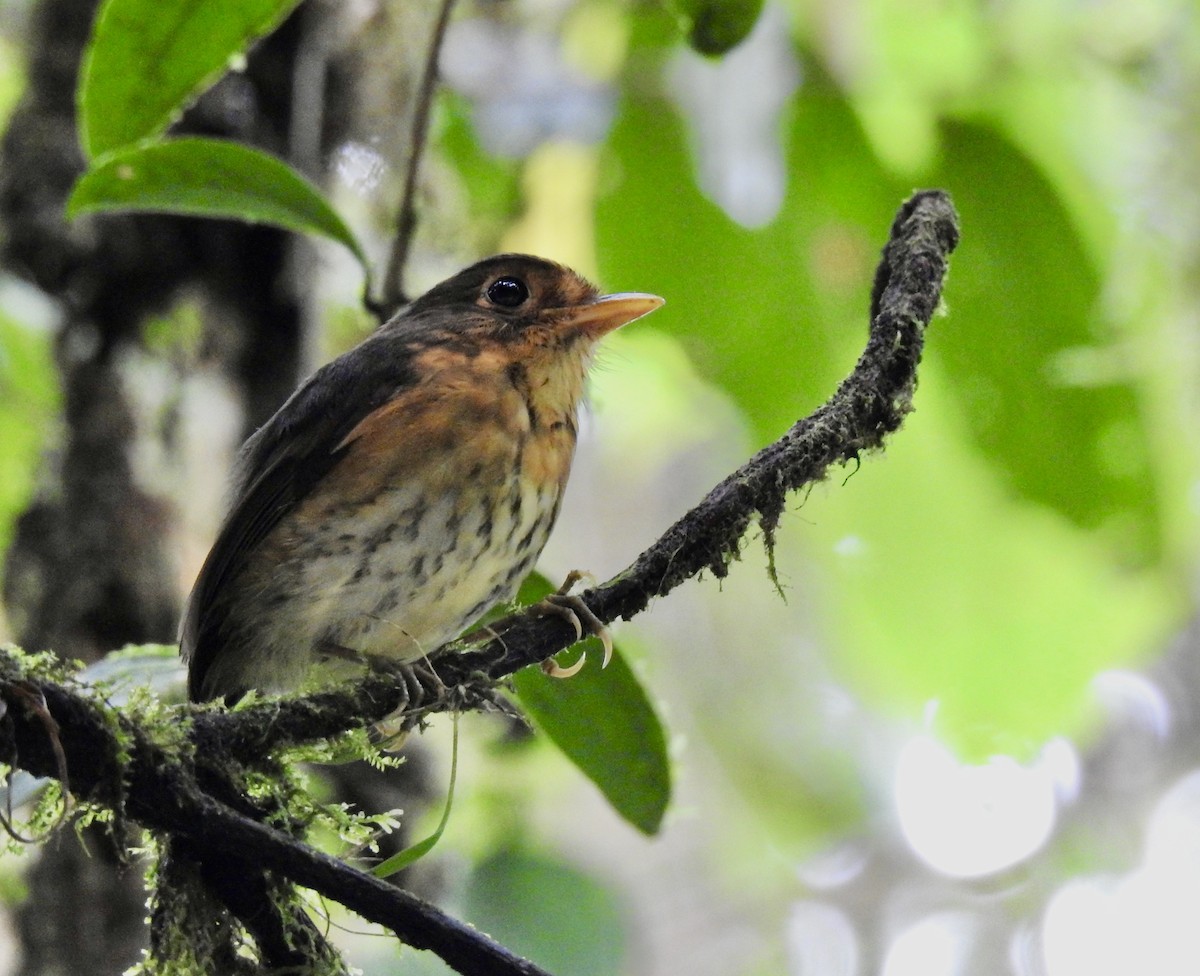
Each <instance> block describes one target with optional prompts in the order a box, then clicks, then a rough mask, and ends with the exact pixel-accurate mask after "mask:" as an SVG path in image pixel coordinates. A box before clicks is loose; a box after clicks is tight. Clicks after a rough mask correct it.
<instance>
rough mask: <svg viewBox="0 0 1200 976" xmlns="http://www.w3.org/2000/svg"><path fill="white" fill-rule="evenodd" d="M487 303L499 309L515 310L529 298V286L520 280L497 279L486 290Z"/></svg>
mask: <svg viewBox="0 0 1200 976" xmlns="http://www.w3.org/2000/svg"><path fill="white" fill-rule="evenodd" d="M487 297H488V301H489V302H491V303H492V304H493V305H499V306H500V307H501V308H516V307H517V306H518V305H520V304H521V303H522V302H523V301H525V299H527V298H528V297H529V286H528V285H526V284H525V282H523V281H522V280H521V279H520V278H497V279H496V280H495V281H493V282H492V283H491V284H490V285H488V289H487Z"/></svg>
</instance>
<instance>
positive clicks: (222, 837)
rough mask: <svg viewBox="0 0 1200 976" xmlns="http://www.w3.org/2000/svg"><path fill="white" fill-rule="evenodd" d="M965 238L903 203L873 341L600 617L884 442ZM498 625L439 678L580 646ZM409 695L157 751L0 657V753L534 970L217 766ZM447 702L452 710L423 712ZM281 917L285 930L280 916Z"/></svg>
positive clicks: (729, 543) (716, 557)
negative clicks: (364, 867)
mask: <svg viewBox="0 0 1200 976" xmlns="http://www.w3.org/2000/svg"><path fill="white" fill-rule="evenodd" d="M957 242H958V226H957V217H956V214H955V212H954V208H953V205H952V204H951V202H950V199H949V197H948V196H947V195H946V194H944V193H942V192H940V191H924V192H921V193H917V194H916V195H914V196H913V197H912V198H911V199H910V200H908V201H907V202H906V203H905V204H904V206H903V207H902V208H901V210H900V212H899V214H898V215H897V217H896V220H895V222H894V224H893V226H892V232H891V237H890V240H889V241H888V243H887V245H886V247H885V248H884V251H883V257H882V260H881V262H880V265H879V269H878V271H877V273H876V278H875V285H874V289H873V293H872V298H871V325H870V332H869V337H868V342H867V346H866V349H865V351H864V352H863V354H862V356H861V357H860V359H859V361H858V363H857V365H856V366H855V368H854V371H853V372H852V373H851V374H850V376H848V377H847V378H846V379H845V381H843V383H842V384H841V386H840V387H839V388H838V390H837V391H836V393H835V394H834V395H833V396H832V397H831V398H830V400H829V401H828V402H827V403H825V404H824V405H823V406H821V407H820V408H819V409H818V410H816V411H815V412H814V413H813V414H812V415H810V416H809V417H806V418H805V419H803V420H801V421H799V422H798V423H797V424H796V425H795V426H794V427H792V429H791V430H789V431H788V432H787V433H786V434H785V435H784V436H783V437H781V438H780V439H779V440H778V441H776V442H775V443H773V444H771V445H770V446H768V447H766V448H764V449H763V450H762V451H760V452H759V453H758V454H756V455H755V456H754V457H753V458H751V459H750V460H749V461H747V462H746V464H744V465H743V466H742V467H741V468H739V469H738V470H737V471H735V472H734V473H733V474H731V475H730V476H729V477H728V478H726V479H725V480H724V481H722V482H721V483H720V484H719V485H717V486H716V487H715V488H713V490H712V491H711V492H709V494H708V495H707V497H706V498H705V499H704V500H703V501H702V502H701V503H700V504H699V505H698V506H696V508H694V509H693V510H692V511H690V512H689V513H688V514H687V515H685V516H684V517H683V518H681V519H680V520H679V521H678V522H676V523H675V524H674V525H673V526H671V527H670V528H669V529H668V530H667V531H666V532H665V533H664V534H663V536H662V537H661V538H660V539H659V540H658V541H657V542H656V543H655V544H654V545H652V546H651V547H650V548H649V549H647V550H646V551H645V552H644V553H642V554H641V555H640V556H639V557H638V558H637V560H635V561H634V563H633V564H632V565H631V566H630V567H629V568H628V569H627V570H625V571H624V572H622V573H620V574H619V575H618V576H616V577H614V578H613V579H611V580H609V581H608V582H606V583H604V584H602V585H600V586H597V587H595V588H593V589H591V590H588V591H586V592H585V593H583V594H582V599H583V600H584V602H585V603H586V604H587V605H588V607H590V609H591V610H592V611H593V612H594V613H595V614H596V616H597V617H599V618H600V620H602V621H604V622H606V623H607V622H610V621H612V620H615V619H617V618H625V619H628V618H630V617H632V616H634V615H636V614H637V613H639V612H641V611H642V610H644V609H645V608H646V606H647V605H648V604H649V603H650V601H651V600H653V599H654V598H655V597H661V596H665V595H666V594H667V593H669V592H670V591H671V590H673V589H674V588H675V587H676V586H678V585H679V584H680V583H682V582H683V581H685V580H687V579H690V578H691V577H693V576H696V575H698V574H699V573H701V572H703V571H705V570H708V571H710V572H712V573H714V574H715V575H717V576H723V575H724V574H725V572H726V570H727V567H728V565H729V563H730V562H731V561H732V560H734V559H736V558H737V556H738V554H739V552H740V549H741V546H742V545H743V544H744V541H745V538H746V534H747V530H748V529H749V528H750V527H751V526H752V525H754V524H755V523H756V522H757V524H758V525H759V526H760V527H761V528H762V530H763V532H764V535H765V539H766V544H767V546H768V547H770V546H771V545H772V544H773V539H774V532H775V529H776V526H777V524H778V520H779V517H780V514H781V513H782V511H783V508H784V503H785V501H786V497H787V495H788V493H789V492H791V491H795V490H797V489H800V488H803V487H804V486H806V485H810V484H812V483H814V482H817V481H820V480H822V479H823V478H824V477H825V476H826V475H827V473H828V471H829V469H830V468H831V467H832V466H833V465H835V464H839V463H844V462H847V461H854V460H857V459H858V458H859V456H860V455H861V454H862V453H863V452H865V451H870V450H874V449H878V448H879V447H881V446H882V444H883V442H884V439H885V438H886V437H887V435H888V434H890V433H892V432H893V431H895V430H896V429H897V428H898V427H899V426H900V424H901V422H902V420H903V418H904V416H905V414H906V413H908V411H909V410H910V409H911V404H912V394H913V390H914V388H915V385H916V370H917V365H918V363H919V361H920V356H921V350H922V347H923V343H924V335H925V329H926V327H927V326H928V324H929V322H930V320H931V319H932V317H933V315H934V313H935V311H936V310H937V307H938V304H939V301H940V296H941V287H942V282H943V279H944V277H945V273H946V268H947V260H948V256H949V254H950V252H951V251H953V249H954V247H955V245H956V244H957ZM493 630H494V632H495V633H496V635H497V636H496V637H495V638H494V639H491V640H489V641H487V642H486V643H483V644H481V645H480V646H476V647H471V648H469V649H467V650H466V651H461V650H460V651H459V652H457V653H444V654H441V655H440V656H435V658H434V662H433V663H434V665H435V666H436V668H437V671H438V674H439V676H440V677H441V679H442V680H443V681H444V682H445V683H446V684H447V685H451V686H453V685H472V684H473V685H478V684H479V683H480V682H481V681H483V682H496V681H499V680H501V679H503V678H504V677H505V676H507V675H510V674H512V673H514V672H515V671H517V670H519V669H520V668H522V667H525V666H527V665H529V664H532V663H535V662H538V661H542V660H544V659H545V658H547V657H549V656H551V655H552V654H554V653H556V652H557V651H559V650H561V649H563V648H565V647H567V646H569V645H570V644H571V643H572V642H573V640H574V631H573V629H572V628H571V627H570V626H569V625H568V624H567V623H565V622H564V621H562V620H560V619H557V618H554V617H546V616H539V615H537V614H534V613H529V612H525V613H518V614H515V615H513V616H511V617H508V618H505V619H504V620H502V621H500V622H499V623H497V624H494V625H493ZM400 700H401V692H400V691H399V689H398V684H397V681H396V679H395V678H394V677H391V676H385V675H373V676H371V677H369V678H367V679H366V680H364V681H362V682H360V683H357V684H355V685H353V686H351V687H347V688H342V689H337V690H333V691H329V692H324V693H321V694H315V695H309V696H305V697H301V698H294V699H283V700H277V701H267V702H263V703H260V704H257V705H254V706H251V707H248V708H245V709H240V710H238V711H236V712H225V711H218V710H202V711H196V712H191V713H188V716H187V717H188V719H189V720H190V722H191V727H190V729H189V730H188V733H187V735H186V736H182V737H181V736H180V735H178V731H177V732H176V735H175V736H174V737H173V738H172V741H170V742H168V743H167V744H165V745H164V744H159V743H158V742H156V741H155V739H154V738H153V736H152V734H151V732H150V730H149V729H148V728H145V727H143V726H142V725H140V724H139V723H138V722H137V721H136V720H135V719H134V718H133V717H131V716H129V715H125V714H121V713H120V712H118V711H117V710H115V709H113V708H111V707H110V706H108V705H107V704H106V703H104V702H103V701H102V700H101V699H100V698H99V697H97V696H96V695H95V692H94V691H89V690H88V689H85V688H83V687H82V686H80V685H78V684H76V683H74V682H73V681H72V680H70V679H69V678H64V677H63V676H62V675H60V674H51V673H47V672H45V671H42V670H39V669H34V668H30V667H28V665H27V663H22V661H21V659H19V658H18V657H17V656H15V655H10V654H6V653H3V652H0V701H2V703H3V706H4V708H3V710H0V757H3V758H4V759H5V760H7V761H8V762H9V763H10V765H12V766H13V767H15V768H22V769H26V770H28V771H29V772H31V773H34V774H35V775H41V776H50V777H55V778H60V779H62V780H63V781H64V783H67V782H68V781H69V789H70V792H71V793H72V794H73V795H74V796H75V797H77V798H79V799H81V800H87V801H90V802H93V803H98V804H101V805H104V806H106V807H109V808H111V809H113V810H114V811H115V812H116V820H117V822H118V823H121V822H123V821H125V820H129V821H133V822H136V823H138V824H141V825H143V826H145V827H147V828H149V829H151V830H153V831H155V832H156V833H158V834H159V835H160V836H163V837H166V838H169V839H172V840H173V839H178V840H180V841H181V842H183V843H184V844H185V845H186V847H187V849H188V850H189V851H191V852H192V853H191V855H190V856H191V857H192V858H193V859H206V860H211V861H217V860H225V861H226V862H230V863H233V862H236V863H240V864H245V865H246V866H247V871H246V875H247V879H248V880H255V879H259V880H261V879H262V878H263V877H265V876H264V875H263V872H264V871H267V872H271V874H272V876H274V877H276V878H282V879H287V880H288V881H291V882H294V883H296V884H299V885H302V886H305V887H308V888H311V889H312V890H313V891H316V892H318V893H320V894H321V895H323V896H325V897H326V898H329V899H331V900H333V901H336V902H339V903H340V904H342V905H345V906H346V907H348V908H350V909H351V910H353V911H355V912H356V913H358V914H359V915H361V916H362V917H363V918H366V919H368V920H370V921H374V922H377V923H379V924H381V925H383V926H385V927H387V928H389V929H391V930H392V931H393V932H395V933H396V935H397V936H398V937H399V938H400V939H401V940H403V941H404V942H406V943H408V944H409V945H412V946H415V947H418V948H423V949H430V950H432V951H434V952H436V953H437V954H438V955H439V956H441V957H442V958H443V959H444V960H445V961H446V962H447V963H448V964H449V965H450V966H452V967H453V968H454V969H456V970H457V971H458V972H460V973H463V974H467V976H471V974H484V973H487V974H498V976H505V974H514V976H515V974H527V976H534V974H537V973H539V972H541V970H539V969H538V968H537V967H536V966H534V965H533V964H532V963H529V962H527V961H526V960H523V959H520V958H519V957H517V956H515V955H514V954H512V953H511V952H509V951H508V950H507V949H505V948H504V947H502V946H500V945H498V944H497V943H495V942H494V941H492V940H491V939H489V938H487V937H486V936H484V935H482V934H481V933H479V932H477V931H475V930H474V929H472V928H471V927H470V926H467V925H464V924H463V923H461V922H459V921H457V920H455V919H453V918H451V917H450V916H448V915H446V914H445V913H444V912H442V911H441V910H440V909H438V908H436V907H434V906H432V905H429V904H426V903H425V902H422V901H421V900H420V899H418V898H415V897H414V896H412V895H410V894H408V893H406V892H404V891H401V890H399V889H397V888H395V887H393V886H391V885H389V884H387V883H385V882H382V881H379V880H378V879H376V878H374V877H372V876H371V875H369V874H366V873H364V872H362V871H359V870H357V869H356V868H354V867H352V866H350V865H348V864H345V863H343V862H341V861H339V860H337V859H336V858H333V857H331V856H329V855H327V854H323V853H321V852H320V851H317V850H316V849H315V848H312V847H310V846H309V845H307V844H305V843H303V842H302V841H300V840H297V839H296V838H294V837H292V836H290V835H289V834H288V833H287V832H286V831H284V830H279V829H276V828H275V827H272V826H268V825H267V824H265V823H264V822H262V820H263V816H262V814H261V811H258V810H256V808H255V807H254V806H253V805H252V804H249V803H247V802H246V801H245V800H244V798H242V797H239V796H238V795H236V788H234V787H231V785H230V779H229V778H228V777H226V776H224V775H222V774H221V773H220V772H219V771H221V770H228V769H235V768H237V767H238V766H254V765H257V764H261V763H262V762H263V760H264V759H265V758H266V757H269V756H270V755H271V754H272V753H274V752H276V751H277V750H279V749H281V748H284V747H288V746H293V745H297V744H301V743H305V742H315V741H319V740H323V739H329V738H332V737H334V736H337V735H339V734H340V733H343V732H346V731H348V730H350V729H354V728H361V727H362V726H363V725H365V724H369V723H372V722H375V721H378V720H380V719H383V718H385V717H386V716H388V715H389V714H390V713H391V712H392V711H394V710H395V708H396V707H397V704H398V702H399V701H400ZM438 707H444V705H439V704H435V705H434V706H433V707H432V708H431V710H436V709H437V708H438ZM181 743H182V744H181ZM64 770H65V774H66V775H64ZM250 875H253V878H250V877H249V876H250ZM226 904H227V907H229V908H230V910H231V911H233V912H234V914H239V910H238V908H237V907H236V906H235V905H232V904H230V903H229V902H228V901H226ZM239 917H242V918H243V921H246V919H245V917H244V916H242V915H239ZM272 924H273V925H274V926H275V929H273V930H272V931H275V930H278V926H279V925H286V919H283V920H282V921H280V920H278V919H277V920H276V921H275V922H272ZM293 929H294V926H293Z"/></svg>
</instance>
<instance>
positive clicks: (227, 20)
mask: <svg viewBox="0 0 1200 976" xmlns="http://www.w3.org/2000/svg"><path fill="white" fill-rule="evenodd" d="M297 2H298V0H203V2H200V3H197V2H196V0H107V2H106V3H105V4H104V5H103V6H102V7H101V8H100V12H99V13H98V14H97V16H96V24H95V27H94V28H93V31H92V40H91V43H90V44H89V45H88V49H87V51H86V52H85V55H84V64H83V69H82V71H81V73H80V81H79V96H78V98H79V127H80V133H79V136H80V142H81V143H82V145H83V148H84V151H85V152H86V153H87V155H88V156H89V157H92V158H94V157H96V156H99V155H101V154H102V153H106V152H109V151H110V150H113V149H118V148H120V147H121V146H128V145H130V144H132V143H135V142H139V141H141V140H142V139H146V138H148V137H150V136H155V135H158V134H159V133H161V132H162V131H163V130H164V129H166V127H167V126H168V125H170V124H171V123H172V122H173V121H174V120H175V119H176V118H177V117H178V116H179V114H180V113H181V112H182V111H183V109H185V108H186V107H187V106H188V104H189V103H190V102H191V101H192V100H193V99H194V98H196V97H197V96H198V95H199V94H200V93H201V92H202V91H203V90H204V89H205V88H207V87H208V86H210V85H211V84H212V83H213V82H215V81H216V80H217V79H218V78H219V77H220V76H221V75H222V74H224V72H225V71H226V70H227V69H228V68H229V67H230V64H231V62H232V61H233V60H234V59H235V58H236V57H237V56H238V55H240V54H241V53H242V52H243V51H245V49H246V48H247V47H248V46H249V45H250V43H251V42H253V41H255V40H257V39H258V38H260V37H262V36H264V35H265V34H268V33H270V31H271V30H272V29H274V28H275V26H276V25H277V24H279V22H280V21H281V20H283V18H284V17H285V16H286V15H287V14H288V12H289V11H291V10H292V8H294V7H295V6H296V4H297Z"/></svg>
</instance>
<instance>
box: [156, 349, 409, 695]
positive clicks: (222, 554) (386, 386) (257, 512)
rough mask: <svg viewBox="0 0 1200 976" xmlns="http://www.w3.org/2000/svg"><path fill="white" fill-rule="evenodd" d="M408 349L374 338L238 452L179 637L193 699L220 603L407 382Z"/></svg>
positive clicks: (216, 631)
mask: <svg viewBox="0 0 1200 976" xmlns="http://www.w3.org/2000/svg"><path fill="white" fill-rule="evenodd" d="M411 359H412V350H411V346H410V345H409V344H408V343H406V342H404V341H403V339H402V337H400V336H397V335H388V334H386V333H385V334H379V333H377V334H376V335H375V336H373V337H372V338H371V339H369V340H368V341H367V342H365V343H363V344H362V345H360V346H358V347H356V348H355V349H353V350H351V351H350V352H348V353H346V354H345V355H344V356H341V357H340V358H338V359H335V360H334V361H333V362H331V363H329V364H328V365H326V366H324V367H322V368H321V369H320V370H318V371H317V372H316V373H314V374H313V375H312V376H311V377H310V378H309V379H308V380H307V381H306V382H305V383H304V384H303V385H302V386H301V387H300V388H299V389H298V390H297V391H296V392H295V393H294V394H293V395H292V396H291V398H290V399H289V400H288V401H287V403H286V404H285V405H284V406H283V407H282V408H281V409H280V410H279V411H278V412H277V413H276V414H275V415H274V416H273V417H272V418H271V419H270V420H268V421H267V423H266V424H264V425H263V426H262V427H261V428H260V429H259V430H258V431H256V432H255V433H254V435H253V436H252V437H251V438H250V439H249V440H248V441H247V442H246V444H245V445H244V446H243V448H242V450H241V453H240V454H239V456H238V461H237V467H236V470H235V475H234V484H233V488H232V492H231V495H232V497H233V499H234V501H233V507H232V508H231V510H230V511H229V514H228V515H227V516H226V518H225V522H224V524H223V525H222V527H221V531H220V533H219V534H218V536H217V540H216V542H215V543H214V544H213V547H212V549H211V550H210V552H209V554H208V557H207V558H206V559H205V561H204V565H203V567H202V568H201V569H200V575H199V576H198V577H197V579H196V584H195V586H194V587H193V588H192V592H191V595H190V597H189V598H188V603H187V608H186V609H185V611H184V616H183V621H182V623H181V625H180V630H179V642H180V651H181V653H182V654H183V657H184V659H185V660H186V661H188V664H189V673H188V690H189V693H190V694H191V695H192V697H195V696H196V695H197V693H198V692H199V690H200V688H201V687H202V686H203V682H204V676H205V674H206V673H207V671H208V669H209V667H210V666H211V665H212V663H213V661H214V659H215V657H216V655H217V654H218V653H220V651H221V635H220V631H221V627H222V623H223V621H224V618H225V615H226V613H227V609H226V607H225V601H224V600H220V599H218V595H219V594H220V593H221V591H222V589H223V587H224V586H225V584H226V583H227V582H229V581H231V580H232V579H233V578H234V577H235V576H236V575H237V573H238V571H239V570H240V569H241V568H242V566H243V565H244V563H245V560H246V557H247V555H248V554H249V553H250V552H252V551H253V550H254V548H255V547H256V546H257V545H258V544H259V543H261V542H262V540H263V539H264V538H266V536H267V534H268V533H270V531H271V530H272V529H273V528H274V527H275V526H276V525H278V524H279V522H280V520H281V519H283V517H284V516H285V515H287V513H288V512H290V511H291V510H292V509H293V508H295V506H296V505H297V504H299V503H300V502H301V501H302V500H303V499H304V498H305V497H306V496H307V495H308V493H309V492H310V491H311V490H312V488H313V486H314V485H315V484H317V482H319V481H320V480H321V479H322V478H323V477H324V476H325V475H326V474H328V473H329V471H330V470H332V469H333V467H334V466H335V465H336V464H337V463H338V462H339V461H340V460H341V459H342V457H344V456H345V453H346V448H347V444H346V443H344V441H345V439H346V437H347V435H349V434H350V433H351V432H352V431H353V430H354V428H355V427H357V426H358V424H359V423H360V422H361V421H362V420H363V419H364V418H365V417H367V416H369V415H370V414H371V413H373V412H374V411H375V410H377V409H378V408H379V407H381V406H383V405H384V404H385V403H387V402H388V400H390V399H391V398H392V397H393V396H394V395H395V393H396V391H397V390H399V389H402V388H403V387H404V386H406V385H407V384H408V383H410V382H411V381H412V376H411Z"/></svg>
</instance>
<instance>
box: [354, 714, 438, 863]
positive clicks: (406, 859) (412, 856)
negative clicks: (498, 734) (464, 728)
mask: <svg viewBox="0 0 1200 976" xmlns="http://www.w3.org/2000/svg"><path fill="white" fill-rule="evenodd" d="M451 742H452V746H451V751H450V788H449V789H448V790H447V791H446V806H445V807H444V808H443V809H442V816H441V819H440V820H439V821H438V825H437V826H436V827H434V828H433V833H432V834H430V835H429V836H428V837H425V838H423V839H421V840H419V841H417V842H416V843H415V844H410V845H409V846H408V847H406V848H404V850H402V851H397V852H396V853H395V854H393V855H392V856H391V857H389V858H388V859H387V860H385V861H383V862H381V863H379V864H376V865H375V867H373V868H372V869H371V873H372V874H373V875H375V877H377V878H388V877H391V876H392V875H393V874H395V873H396V872H397V871H402V870H404V869H405V868H406V867H408V866H409V865H410V864H412V863H413V862H414V861H419V860H420V859H421V858H423V857H424V856H425V855H426V854H428V853H429V852H430V851H431V850H433V849H434V848H435V847H436V846H437V843H438V841H440V840H441V839H442V835H443V834H444V833H445V832H446V825H447V824H448V823H450V811H451V810H453V809H454V785H455V783H457V782H458V716H457V715H455V716H454V737H453V739H452V740H451Z"/></svg>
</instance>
